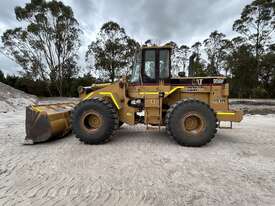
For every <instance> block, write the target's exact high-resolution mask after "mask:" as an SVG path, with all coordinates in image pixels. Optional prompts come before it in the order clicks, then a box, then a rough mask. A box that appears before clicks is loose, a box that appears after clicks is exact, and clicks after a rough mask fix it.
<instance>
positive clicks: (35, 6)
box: [2, 0, 80, 96]
mask: <svg viewBox="0 0 275 206" xmlns="http://www.w3.org/2000/svg"><path fill="white" fill-rule="evenodd" d="M15 15H16V19H17V20H18V21H19V22H22V24H23V25H26V27H20V28H15V29H8V30H7V31H6V32H5V33H4V34H3V35H2V43H3V45H4V47H3V48H2V50H3V53H4V54H5V55H6V56H8V57H9V58H10V59H12V60H13V61H15V62H16V63H17V64H19V65H20V66H21V67H22V69H23V73H24V75H25V76H28V77H29V78H32V79H33V80H43V81H44V82H49V84H47V85H46V88H48V91H49V92H51V89H50V86H51V85H55V89H56V90H57V91H58V94H59V95H60V96H62V95H63V93H64V91H65V89H64V84H65V82H66V81H67V79H68V78H72V77H73V76H74V75H76V74H77V73H78V71H79V67H78V66H77V62H76V61H77V58H78V55H77V50H78V48H79V47H80V40H79V33H80V29H79V25H78V22H77V20H76V19H75V18H74V14H73V11H72V9H71V8H70V7H69V6H66V5H64V4H63V3H62V2H61V1H55V0H52V1H45V0H31V2H30V3H27V4H26V5H25V7H16V8H15Z"/></svg>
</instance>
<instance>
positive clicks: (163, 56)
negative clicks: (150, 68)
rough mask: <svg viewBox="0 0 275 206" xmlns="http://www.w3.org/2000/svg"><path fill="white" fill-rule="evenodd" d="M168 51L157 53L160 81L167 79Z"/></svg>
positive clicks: (168, 74) (168, 73)
mask: <svg viewBox="0 0 275 206" xmlns="http://www.w3.org/2000/svg"><path fill="white" fill-rule="evenodd" d="M169 69H170V68H169V50H160V52H159V78H160V79H161V80H164V79H169V76H170V72H169Z"/></svg>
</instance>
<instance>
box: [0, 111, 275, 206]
mask: <svg viewBox="0 0 275 206" xmlns="http://www.w3.org/2000/svg"><path fill="white" fill-rule="evenodd" d="M24 115H25V113H24V111H23V110H21V111H18V112H14V113H13V112H9V113H7V114H4V113H2V114H0V130H1V133H0V205H108V206H109V205H156V206H162V205H163V206H167V205H169V206H170V205H178V206H182V205H261V206H262V205H273V204H274V202H275V196H274V194H275V172H274V171H275V136H274V134H275V124H274V122H275V115H266V116H261V115H253V116H252V115H246V116H245V118H244V121H243V122H242V123H240V124H234V129H233V130H219V131H218V133H217V136H216V138H215V139H214V140H213V141H212V142H211V143H210V144H208V145H207V146H205V147H202V148H186V147H181V146H179V145H177V144H176V143H175V142H174V141H173V140H171V139H170V138H169V137H168V136H167V135H166V133H165V131H164V129H162V130H161V131H160V132H159V131H157V130H156V131H147V130H145V127H144V126H142V125H137V126H135V127H130V126H127V125H124V126H123V127H122V128H121V129H120V130H118V131H117V132H116V134H115V135H114V137H113V139H112V141H111V142H109V143H108V144H105V145H98V146H90V145H84V144H82V143H80V142H79V141H78V140H77V139H76V138H75V137H74V135H70V136H69V137H67V138H63V139H60V140H56V141H53V142H49V143H45V144H38V145H34V146H24V145H22V142H23V140H24V132H23V131H24V118H25V116H24Z"/></svg>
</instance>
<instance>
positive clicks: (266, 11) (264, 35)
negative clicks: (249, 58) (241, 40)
mask: <svg viewBox="0 0 275 206" xmlns="http://www.w3.org/2000/svg"><path fill="white" fill-rule="evenodd" d="M274 10H275V2H274V0H254V1H253V2H252V3H251V4H249V5H247V6H246V7H245V8H244V9H243V11H242V14H241V17H240V19H238V20H236V21H235V22H234V25H233V30H234V31H237V32H239V33H240V34H242V35H243V36H244V37H246V39H247V41H249V42H250V44H251V45H253V48H254V53H255V57H256V63H257V64H256V66H257V70H259V65H260V58H261V55H262V54H263V53H264V51H265V49H266V47H267V46H268V45H269V44H270V40H271V37H272V35H273V32H274V30H275V13H274ZM257 72H258V71H257Z"/></svg>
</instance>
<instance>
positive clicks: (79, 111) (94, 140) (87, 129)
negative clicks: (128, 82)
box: [72, 98, 119, 144]
mask: <svg viewBox="0 0 275 206" xmlns="http://www.w3.org/2000/svg"><path fill="white" fill-rule="evenodd" d="M118 123H119V121H118V114H117V111H116V109H115V108H114V106H113V104H112V103H110V102H108V101H106V100H104V99H101V98H94V99H91V100H87V101H83V102H80V103H79V104H78V105H77V106H76V107H75V109H74V111H73V112H72V129H73V133H74V134H75V135H76V138H78V139H79V140H80V141H81V142H84V143H85V144H101V143H104V142H106V141H107V140H109V138H110V137H111V136H112V134H113V132H114V131H115V130H116V128H118Z"/></svg>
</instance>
